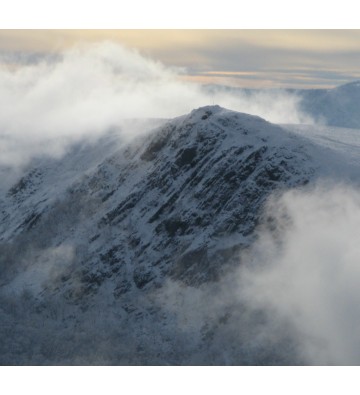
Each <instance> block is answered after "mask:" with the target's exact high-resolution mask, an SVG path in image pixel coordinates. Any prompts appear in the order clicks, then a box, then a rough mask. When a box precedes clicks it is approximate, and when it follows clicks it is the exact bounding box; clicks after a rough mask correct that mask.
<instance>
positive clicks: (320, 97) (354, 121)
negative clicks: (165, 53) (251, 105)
mask: <svg viewBox="0 0 360 395" xmlns="http://www.w3.org/2000/svg"><path fill="white" fill-rule="evenodd" d="M204 89H205V90H206V91H210V92H211V91H219V90H220V91H227V92H232V93H235V94H236V92H238V93H241V94H245V95H246V96H248V97H251V96H252V95H254V94H255V93H259V92H261V91H262V90H258V89H242V88H234V87H226V86H217V85H216V86H215V85H207V86H205V87H204ZM267 91H273V92H287V93H290V94H295V95H296V96H298V97H299V99H300V101H299V106H300V110H302V111H303V112H304V113H305V114H308V115H310V116H311V117H312V118H313V119H314V120H315V121H316V122H321V123H323V124H325V125H330V126H338V127H344V128H360V108H359V103H360V81H355V82H351V83H348V84H345V85H340V86H338V87H336V88H333V89H283V90H279V89H267Z"/></svg>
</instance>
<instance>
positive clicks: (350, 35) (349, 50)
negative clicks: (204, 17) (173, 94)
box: [0, 29, 360, 89]
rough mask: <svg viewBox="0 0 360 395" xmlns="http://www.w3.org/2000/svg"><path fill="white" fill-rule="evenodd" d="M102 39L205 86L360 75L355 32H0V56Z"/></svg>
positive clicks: (316, 82) (293, 83) (39, 53)
mask: <svg viewBox="0 0 360 395" xmlns="http://www.w3.org/2000/svg"><path fill="white" fill-rule="evenodd" d="M101 41H112V42H115V43H118V44H121V45H123V46H125V47H126V48H129V49H135V50H136V51H138V52H139V53H140V54H141V55H143V56H145V57H148V58H151V59H153V60H155V61H158V62H160V63H162V64H164V65H165V66H167V67H174V68H176V69H177V71H178V72H179V74H180V77H179V78H182V79H184V80H186V81H191V82H198V83H203V84H219V85H228V86H236V87H246V88H285V87H286V88H305V89H306V88H331V87H334V86H337V85H341V84H344V83H347V82H352V81H355V80H357V79H360V70H359V69H358V67H357V65H358V64H360V30H325V29H322V30H306V29H303V30H286V29H271V30H269V29H261V30H259V29H252V30H249V29H248V30H244V29H236V30H223V29H211V30H210V29H207V30H193V29H183V30H178V29H177V30H176V29H174V30H166V29H137V30H136V29H132V30H124V29H122V30H121V29H120V30H119V29H118V30H71V29H68V30H36V29H35V30H34V29H32V30H16V29H15V30H0V62H1V63H2V65H4V64H5V65H6V66H10V67H17V66H19V65H23V64H28V63H34V62H38V61H39V59H42V58H43V57H51V56H57V55H59V54H60V53H61V52H62V51H64V50H67V49H69V48H71V47H73V46H74V45H79V44H82V43H96V42H101Z"/></svg>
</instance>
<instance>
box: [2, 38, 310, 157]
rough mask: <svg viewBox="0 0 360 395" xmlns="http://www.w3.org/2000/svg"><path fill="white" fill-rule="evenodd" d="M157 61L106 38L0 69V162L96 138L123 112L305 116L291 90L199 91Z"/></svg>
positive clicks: (296, 119) (287, 119)
mask: <svg viewBox="0 0 360 395" xmlns="http://www.w3.org/2000/svg"><path fill="white" fill-rule="evenodd" d="M180 75H181V71H180V70H177V69H175V68H174V69H172V68H168V67H165V66H164V65H162V64H161V63H159V62H156V61H154V60H151V59H149V58H146V57H144V56H142V55H140V54H139V53H138V52H136V51H133V50H129V49H125V48H124V47H121V46H119V45H117V44H114V43H110V42H107V43H101V44H93V45H88V46H78V47H75V48H73V49H71V50H68V51H66V52H64V53H63V54H62V55H61V56H60V57H58V58H56V59H54V58H53V59H52V60H49V59H48V60H44V61H43V62H39V63H37V64H32V65H26V66H22V67H19V68H17V69H16V70H10V69H9V68H6V67H1V68H0V163H2V164H10V165H12V164H17V163H24V162H26V161H28V160H29V159H30V158H31V157H33V156H34V155H40V154H48V155H55V156H58V155H62V154H63V153H64V150H65V149H66V147H67V146H68V144H70V143H71V142H73V141H76V140H77V139H79V138H82V137H86V138H90V137H96V136H99V135H100V134H102V133H104V132H106V131H107V130H108V129H109V128H111V127H114V126H119V124H120V123H121V120H122V119H125V118H167V117H175V116H178V115H182V114H185V113H188V112H190V111H191V110H192V109H194V108H197V107H200V106H204V105H209V104H212V103H215V104H219V105H221V106H223V107H226V108H229V109H233V110H237V111H242V112H247V113H251V114H256V115H259V116H262V117H264V118H266V119H268V120H269V121H272V122H278V123H300V122H310V121H311V120H309V119H308V118H306V116H304V114H301V112H299V110H298V107H297V104H298V99H297V98H296V96H292V95H289V94H285V93H284V94H279V93H277V94H276V97H274V95H273V94H271V93H269V92H268V93H266V92H264V93H259V94H258V95H256V96H254V97H253V98H252V99H249V98H248V97H246V96H242V95H240V94H236V95H235V94H234V93H224V92H215V93H214V94H210V93H205V92H204V91H203V90H202V89H201V87H200V85H197V84H194V83H187V82H184V81H182V80H181V79H180V78H179V76H180Z"/></svg>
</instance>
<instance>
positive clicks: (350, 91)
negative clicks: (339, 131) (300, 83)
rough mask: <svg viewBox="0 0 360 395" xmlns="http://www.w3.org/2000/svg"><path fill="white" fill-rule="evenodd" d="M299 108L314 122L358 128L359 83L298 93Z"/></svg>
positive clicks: (359, 117) (359, 108)
mask: <svg viewBox="0 0 360 395" xmlns="http://www.w3.org/2000/svg"><path fill="white" fill-rule="evenodd" d="M298 92H299V94H300V96H301V98H302V100H301V103H300V105H301V108H302V110H303V111H304V112H306V113H307V114H309V115H311V116H312V117H313V118H314V119H315V120H317V121H322V122H324V123H325V124H327V125H332V126H339V127H345V128H360V111H359V110H360V106H359V103H360V81H355V82H351V83H348V84H345V85H340V86H338V87H336V88H333V89H314V90H312V89H309V90H301V91H298Z"/></svg>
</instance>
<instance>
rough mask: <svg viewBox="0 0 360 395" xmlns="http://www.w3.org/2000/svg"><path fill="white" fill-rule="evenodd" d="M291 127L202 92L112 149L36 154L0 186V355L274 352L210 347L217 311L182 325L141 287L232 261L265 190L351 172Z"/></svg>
mask: <svg viewBox="0 0 360 395" xmlns="http://www.w3.org/2000/svg"><path fill="white" fill-rule="evenodd" d="M290 129H291V130H287V129H286V128H285V127H279V126H276V125H273V124H270V123H268V122H266V121H265V120H263V119H261V118H259V117H256V116H250V115H247V114H242V113H237V112H233V111H229V110H225V109H223V108H220V107H218V106H209V107H203V108H200V109H197V110H194V111H192V112H191V113H190V114H189V115H185V116H182V117H179V118H176V119H174V120H170V121H167V122H164V124H163V125H162V126H160V127H158V128H157V129H155V130H153V131H152V132H151V133H148V134H146V135H145V136H141V137H138V138H137V139H135V140H134V141H132V142H131V143H127V144H123V146H122V147H121V148H119V149H117V148H116V147H117V146H116V144H114V140H113V139H114V138H115V136H112V137H111V138H110V137H107V138H104V140H103V141H101V142H98V144H96V145H93V146H91V145H90V146H88V145H84V146H78V147H76V148H74V149H73V150H72V151H70V152H69V153H68V154H67V155H66V156H64V157H63V158H61V159H57V160H50V159H41V160H40V159H39V160H38V161H37V162H36V164H35V165H34V166H32V167H31V168H30V169H29V170H27V171H26V172H25V173H24V175H23V176H22V177H21V178H20V179H18V180H17V182H16V183H14V185H12V186H11V187H10V188H9V189H8V190H7V191H6V192H4V194H3V196H1V200H0V205H1V206H0V207H1V213H2V216H1V222H0V240H1V245H0V253H1V255H0V256H1V285H2V288H1V295H2V298H3V299H4V303H3V304H2V306H4V307H3V310H2V314H3V322H5V323H7V324H6V325H5V324H4V325H3V327H2V331H3V333H4V334H6V335H4V336H2V339H3V340H2V342H3V343H2V344H1V347H0V351H2V353H1V354H2V363H96V362H97V363H120V364H121V363H131V364H132V363H143V364H149V363H150V364H151V363H155V364H159V363H160V364H166V363H183V364H184V363H202V364H204V363H205V364H207V363H215V364H216V363H218V364H222V363H284V362H286V358H285V356H284V354H283V350H282V349H278V351H277V352H276V353H274V349H273V347H274V345H269V349H266V347H265V346H264V345H263V346H259V347H260V348H261V347H263V348H261V350H260V352H258V351H259V350H258V349H257V351H256V352H255V351H254V349H251V347H250V350H249V348H246V349H244V347H245V346H244V345H243V343H241V342H240V343H239V344H240V346H239V347H240V348H239V349H236V350H235V351H236V352H235V351H234V353H235V354H234V355H236V358H235V357H234V356H232V357H231V358H230V357H229V355H230V354H231V353H230V349H232V348H231V347H234V346H233V345H231V339H232V338H231V336H230V335H229V338H228V339H225V340H223V342H222V343H220V344H217V345H216V347H218V348H214V349H212V353H213V354H212V356H211V357H210V356H209V354H208V352H207V351H206V350H208V349H210V348H211V347H210V345H212V344H213V343H212V340H211V339H213V336H214V333H217V332H216V331H218V330H219V331H220V329H216V328H218V326H219V325H220V324H219V322H217V321H216V323H214V322H212V324H211V325H210V324H209V323H207V322H205V321H204V322H203V321H202V324H201V325H200V326H199V327H198V328H197V329H194V330H193V329H192V330H191V331H189V328H188V327H187V329H186V330H184V329H181V328H180V327H179V325H178V321H177V306H178V304H179V303H180V304H181V302H180V301H179V300H177V299H176V298H175V300H174V301H173V304H174V306H173V307H174V309H173V310H172V311H169V310H168V309H165V308H164V306H163V305H162V304H161V303H160V304H159V302H158V301H157V302H155V301H154V295H155V294H157V292H159V290H161V289H162V288H163V287H165V286H166V284H167V283H168V281H173V282H175V283H176V284H179V286H180V287H181V286H185V285H187V286H190V287H192V288H193V289H196V288H197V287H201V285H202V284H204V283H209V282H214V284H216V280H217V279H218V278H219V277H221V276H222V275H223V273H225V272H226V271H228V270H230V269H231V267H234V266H235V265H238V263H239V254H240V252H241V251H242V250H243V249H244V248H246V247H247V246H248V245H250V244H251V242H252V240H253V239H254V237H255V234H254V229H255V228H256V225H257V224H258V223H259V222H260V220H261V215H262V207H263V204H264V202H265V201H266V199H267V197H268V196H269V195H270V194H271V193H273V192H276V191H278V192H279V191H282V190H284V189H288V188H292V187H302V186H305V185H307V184H308V183H309V182H310V183H311V182H312V181H315V180H316V179H318V178H330V177H331V178H332V179H341V180H344V179H349V180H351V181H352V182H354V181H355V182H357V181H358V180H359V177H358V174H359V172H358V170H359V163H358V162H357V161H356V160H349V155H348V153H347V152H345V154H346V155H345V154H344V153H343V152H341V151H339V150H336V149H334V147H335V148H336V144H335V143H334V144H332V143H331V140H327V141H330V143H329V144H327V145H326V146H325V145H324V144H319V141H318V139H317V138H316V135H315V134H312V135H310V134H307V133H305V132H304V133H303V132H302V130H301V128H300V129H296V128H293V127H290ZM324 130H325V129H324ZM351 150H352V152H353V153H354V155H356V154H357V152H358V147H357V146H355V145H352V147H351ZM170 299H171V298H170ZM9 306H10V307H9ZM11 306H12V307H11ZM23 306H26V311H27V313H26V314H24V311H23V310H22V309H23ZM225 313H226V314H225ZM224 314H225V316H226V317H227V318H224V317H225V316H221V317H220V318H219V319H220V322H223V325H225V323H226V322H227V321H228V320H229V317H230V316H231V312H224ZM229 314H230V315H229ZM20 317H21V318H20ZM221 320H222V321H221ZM230 322H231V320H230ZM244 325H245V324H244ZM29 326H31V327H34V328H37V329H36V331H37V332H38V333H39V334H38V335H37V334H36V333H37V332H36V333H32V332H31V333H30V334H29V333H28V332H27V329H26V328H29ZM225 326H226V325H225ZM225 326H224V327H225ZM14 327H15V328H16V331H17V332H18V336H17V338H16V341H17V342H19V344H18V345H17V347H18V349H19V350H18V351H16V350H15V351H14V350H13V349H12V348H11V347H9V341H8V340H9V339H10V343H11V341H14V337H12V335H11V334H10V333H11V328H14ZM42 328H45V329H42ZM76 328H78V329H79V328H81V329H80V332H79V333H78V334H77V335H76V336H75V335H74V333H77V330H76ZM179 328H180V329H179ZM226 328H227V329H226V330H228V327H227V326H226ZM16 331H15V332H16ZM54 331H56V333H57V334H58V335H57V336H56V337H55V338H52V337H51V333H53V332H54ZM250 332H251V331H250ZM250 332H249V333H250ZM219 333H220V332H219ZM99 334H101V336H102V337H101V341H99V342H100V343H101V347H100V346H99V342H98V343H96V344H95V345H94V344H93V345H92V346H91V347H92V348H91V350H92V353H90V352H89V347H87V346H86V344H87V343H88V342H89V341H90V339H92V338H93V337H94V336H95V337H96V336H100V335H99ZM254 336H255V335H254ZM5 339H8V340H5ZM189 339H190V340H189ZM29 343H31V344H35V345H36V347H35V348H34V347H33V346H31V345H29ZM185 344H186V346H185ZM248 344H249V343H248V342H247V346H246V347H249V346H248ZM212 347H215V346H212ZM227 347H230V348H229V350H228V351H229V353H230V354H229V355H228V357H226V358H230V360H228V359H226V358H225V357H224V355H223V354H222V352H220V351H219V349H224V348H225V349H226V348H227ZM94 349H95V351H94ZM232 350H233V349H232ZM239 350H240V351H239ZM219 352H220V354H219ZM99 355H100V356H99ZM231 355H232V354H231ZM99 358H100V359H99ZM101 358H102V359H101ZM209 358H210V359H209ZM224 358H225V359H224ZM234 358H235V359H234ZM284 358H285V359H284ZM293 362H294V361H293Z"/></svg>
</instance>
